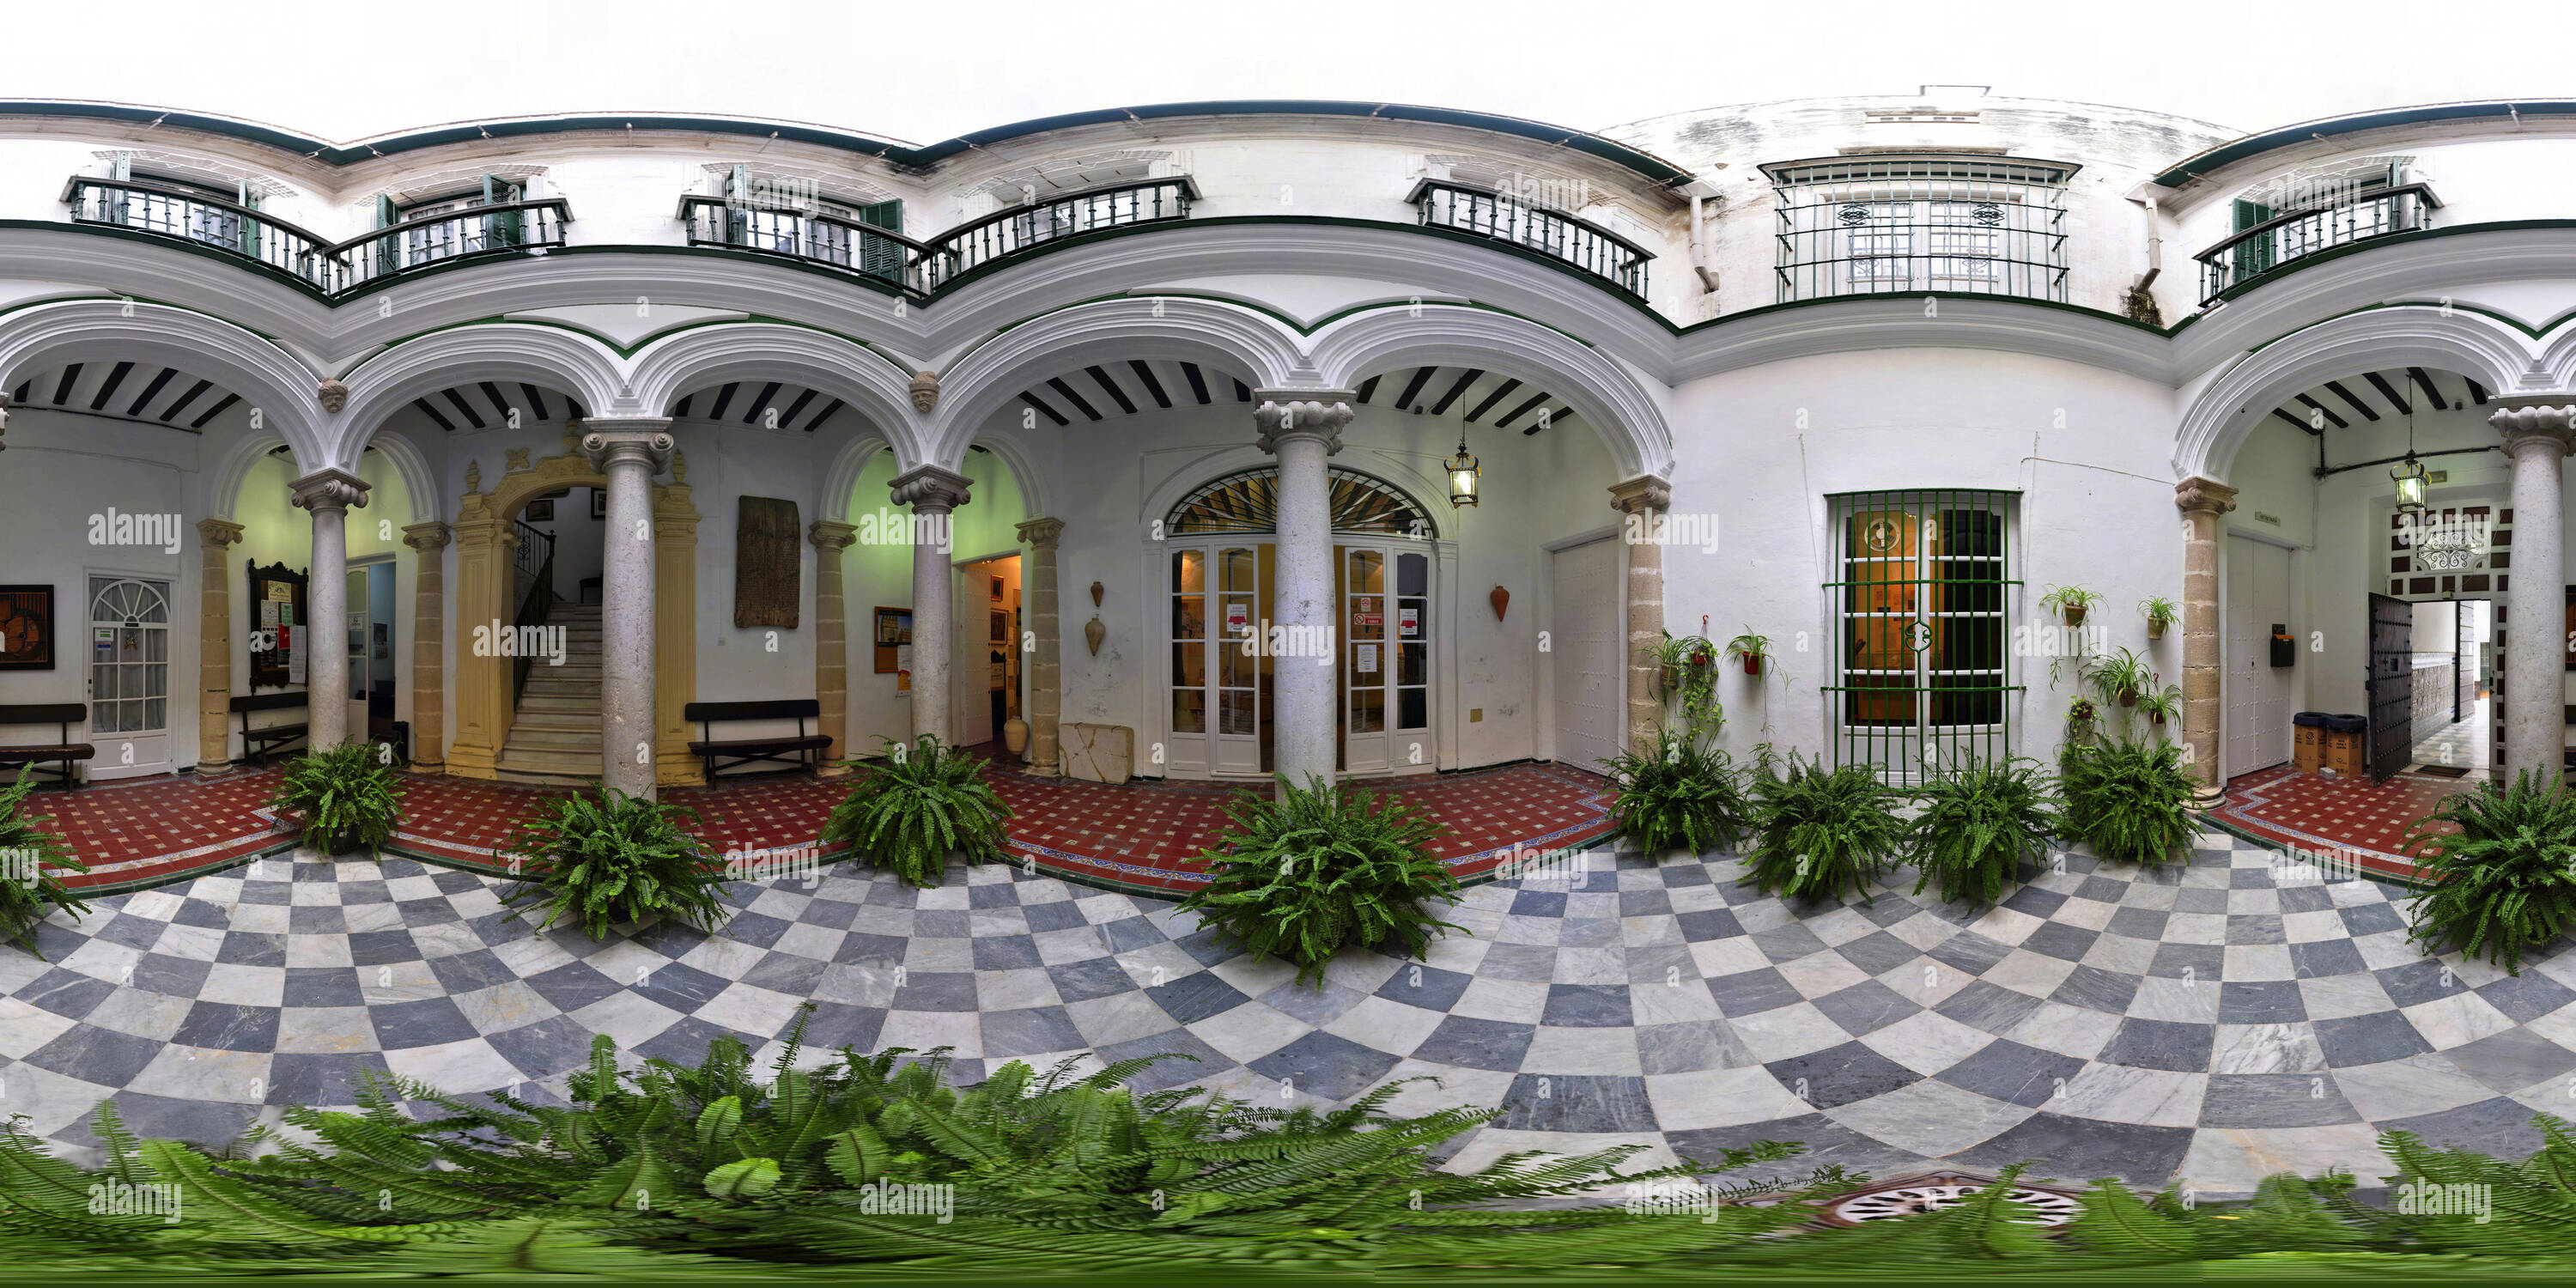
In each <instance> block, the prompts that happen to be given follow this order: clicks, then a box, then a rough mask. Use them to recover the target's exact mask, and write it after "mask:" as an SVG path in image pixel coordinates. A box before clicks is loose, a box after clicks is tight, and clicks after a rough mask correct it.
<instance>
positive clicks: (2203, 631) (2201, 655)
mask: <svg viewBox="0 0 2576 1288" xmlns="http://www.w3.org/2000/svg"><path fill="white" fill-rule="evenodd" d="M2174 504H2175V505H2176V506H2178V507H2180V508H2181V510H2182V517H2183V543H2182V742H2183V755H2184V757H2185V758H2186V759H2187V760H2188V761H2189V762H2190V763H2189V765H2188V766H2187V767H2188V768H2189V770H2190V772H2191V776H2192V777H2193V778H2195V779H2198V780H2199V782H2200V786H2199V788H2198V790H2197V791H2196V792H2195V796H2196V797H2197V799H2198V801H2199V803H2200V805H2201V807H2202V808H2204V809H2205V808H2207V807H2209V806H2211V805H2215V804H2217V803H2218V798H2219V794H2220V793H2221V792H2222V791H2223V790H2224V784H2223V783H2222V782H2221V781H2220V779H2219V776H2218V723H2219V715H2220V711H2221V707H2220V704H2219V671H2220V668H2221V667H2222V666H2224V665H2225V663H2224V662H2223V661H2222V659H2221V658H2220V656H2219V647H2218V516H2220V515H2222V514H2225V513H2227V512H2228V511H2230V510H2233V509H2235V508H2236V489H2234V488H2232V487H2229V486H2227V485H2226V484H2224V483H2221V482H2219V481H2218V480H2216V479H2206V478H2199V477H2193V478H2187V479H2184V480H2183V481H2182V482H2180V483H2176V484H2174Z"/></svg>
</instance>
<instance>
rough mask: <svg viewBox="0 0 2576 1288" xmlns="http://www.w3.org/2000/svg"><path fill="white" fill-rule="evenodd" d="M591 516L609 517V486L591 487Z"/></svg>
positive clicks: (597, 517)
mask: <svg viewBox="0 0 2576 1288" xmlns="http://www.w3.org/2000/svg"><path fill="white" fill-rule="evenodd" d="M590 517H592V518H594V519H605V518H607V517H608V489H607V488H604V487H595V488H592V489H590Z"/></svg>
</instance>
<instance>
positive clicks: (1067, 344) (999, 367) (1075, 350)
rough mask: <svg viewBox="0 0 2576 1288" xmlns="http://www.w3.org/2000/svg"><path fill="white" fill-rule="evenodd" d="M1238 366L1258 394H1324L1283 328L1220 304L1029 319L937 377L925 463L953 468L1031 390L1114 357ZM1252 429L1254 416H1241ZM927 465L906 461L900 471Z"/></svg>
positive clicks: (1123, 303) (1105, 308) (1102, 303)
mask: <svg viewBox="0 0 2576 1288" xmlns="http://www.w3.org/2000/svg"><path fill="white" fill-rule="evenodd" d="M1129 358H1162V359H1168V360H1170V361H1175V362H1203V363H1204V362H1213V363H1216V364H1219V365H1223V366H1230V367H1235V368H1240V369H1242V370H1243V371H1245V372H1246V373H1248V374H1249V375H1250V376H1251V377H1252V382H1253V384H1254V385H1256V386H1258V387H1297V388H1320V387H1321V385H1320V384H1319V381H1320V379H1321V377H1319V376H1318V375H1317V374H1316V373H1315V368H1314V364H1313V363H1311V362H1309V361H1308V360H1307V359H1306V356H1305V353H1304V351H1303V350H1302V349H1301V348H1300V347H1299V345H1298V343H1297V339H1296V335H1295V333H1294V332H1293V331H1291V330H1290V329H1289V328H1288V326H1287V325H1286V324H1285V323H1282V322H1280V321H1279V320H1278V319H1276V318H1273V317H1271V316H1269V315H1268V314H1265V313H1262V312H1260V311H1259V310H1256V309H1250V308H1246V307H1244V306H1242V305H1240V304H1233V303H1229V302H1226V301H1223V300H1205V299H1189V298H1169V297H1166V298H1157V299H1116V300H1099V301H1095V302H1093V303H1090V304H1078V305H1075V306H1073V307H1072V308H1067V309H1059V310H1057V311H1056V312H1053V313H1048V314H1044V315H1042V316H1039V317H1036V318H1032V319H1030V320H1029V321H1027V322H1025V323H1022V324H1021V325H1019V326H1015V327H1012V328H1011V329H1009V330H1007V331H1004V332H1002V333H1001V334H999V335H997V336H994V337H993V338H992V339H990V340H987V341H985V342H984V343H983V344H981V345H979V346H977V347H976V348H974V349H971V350H968V351H967V352H966V353H965V354H964V355H962V356H961V357H959V358H958V359H957V360H956V361H955V362H953V363H951V364H949V367H948V370H947V371H946V372H945V373H943V374H942V375H941V376H940V391H939V409H938V415H937V417H936V419H935V421H934V423H933V427H932V429H931V436H930V438H929V439H928V440H927V441H926V443H925V444H924V456H925V458H926V460H927V463H931V464H937V465H940V466H942V467H945V468H948V469H955V468H957V465H958V463H959V462H960V461H962V460H964V459H965V454H966V447H967V445H968V444H969V443H972V442H974V441H975V440H976V438H977V437H978V435H979V433H980V432H981V431H982V430H983V428H984V423H985V422H986V421H987V420H990V419H991V418H992V417H993V414H994V413H995V412H998V411H1000V410H1001V409H1002V408H1003V407H1004V406H1005V405H1007V404H1008V403H1009V402H1010V400H1011V399H1013V398H1016V397H1018V396H1019V395H1020V391H1021V390H1023V389H1026V388H1028V387H1029V385H1030V384H1032V383H1034V382H1037V381H1040V380H1044V379H1045V378H1046V377H1048V376H1057V375H1062V374H1064V373H1065V372H1066V371H1069V370H1079V369H1081V368H1082V367H1084V366H1087V365H1090V364H1092V363H1096V362H1103V361H1108V360H1110V359H1119V360H1124V359H1129ZM1245 422H1246V424H1247V425H1248V424H1249V423H1250V418H1249V417H1246V418H1245ZM923 463H925V462H924V461H922V460H906V461H905V467H906V468H910V467H911V466H913V465H918V464H923Z"/></svg>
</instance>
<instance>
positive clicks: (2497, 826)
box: [2402, 770, 2576, 975]
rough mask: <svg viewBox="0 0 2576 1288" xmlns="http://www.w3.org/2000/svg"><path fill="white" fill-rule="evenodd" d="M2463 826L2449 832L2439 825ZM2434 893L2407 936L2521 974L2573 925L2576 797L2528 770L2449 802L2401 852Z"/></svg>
mask: <svg viewBox="0 0 2576 1288" xmlns="http://www.w3.org/2000/svg"><path fill="white" fill-rule="evenodd" d="M2445 824H2447V825H2449V827H2453V828H2457V829H2458V830H2457V831H2449V830H2445V829H2444V827H2443V825H2445ZM2402 848H2403V850H2404V852H2405V853H2406V854H2408V855H2409V856H2411V857H2412V858H2413V859H2414V861H2415V865H2416V867H2417V868H2418V869H2420V870H2421V871H2422V872H2423V873H2424V875H2425V876H2427V877H2429V878H2430V879H2431V880H2432V881H2433V883H2434V884H2433V888H2432V890H2431V891H2430V892H2428V893H2427V894H2425V895H2424V896H2423V897H2422V898H2420V899H2417V900H2416V901H2415V907H2414V917H2415V919H2414V925H2413V927H2412V928H2411V930H2410V931H2409V932H2408V938H2409V939H2411V940H2413V941H2414V942H2416V943H2419V944H2422V945H2423V946H2424V949H2425V951H2426V952H2427V953H2447V952H2459V953H2465V954H2467V955H2468V956H2471V957H2479V958H2484V959H2485V960H2488V961H2491V962H2494V963H2496V964H2497V965H2500V966H2502V967H2504V968H2505V969H2506V970H2507V971H2510V972H2512V973H2513V974H2516V975H2519V974H2521V973H2522V965H2521V963H2522V959H2523V957H2524V955H2526V954H2528V953H2530V952H2532V951H2534V950H2536V949H2540V948H2543V947H2546V946H2547V945H2549V944H2550V943H2552V942H2554V941H2556V940H2557V938H2558V937H2559V936H2560V935H2562V934H2565V933H2566V932H2567V930H2568V928H2569V927H2570V926H2576V791H2570V790H2568V789H2567V788H2566V787H2565V786H2563V785H2561V784H2558V783H2555V782H2551V781H2549V776H2546V775H2538V774H2534V773H2532V772H2531V771H2529V770H2525V771H2523V772H2522V773H2521V774H2520V775H2519V776H2517V777H2516V778H2515V779H2514V783H2513V786H2511V787H2498V786H2497V785H2496V784H2494V783H2491V782H2489V783H2481V784H2479V785H2478V789H2477V790H2476V791H2472V792H2463V793H2461V794H2459V795H2456V796H2452V797H2448V798H2446V799H2444V800H2443V802H2442V803H2441V805H2440V806H2439V807H2438V808H2436V809H2435V810H2434V811H2433V812H2432V813H2431V814H2428V815H2426V816H2425V817H2423V818H2421V819H2418V820H2417V821H2416V823H2415V825H2414V826H2413V827H2412V828H2410V829H2409V830H2408V831H2407V834H2406V838H2405V840H2404V842H2403V846H2402Z"/></svg>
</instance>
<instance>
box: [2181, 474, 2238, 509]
mask: <svg viewBox="0 0 2576 1288" xmlns="http://www.w3.org/2000/svg"><path fill="white" fill-rule="evenodd" d="M2174 505H2175V507H2176V508H2178V509H2180V510H2181V511H2182V512H2183V513H2185V514H2207V515H2211V516H2213V517H2215V516H2217V515H2221V514H2225V513H2227V512H2228V511H2230V510H2233V509H2235V508H2236V489H2234V488H2232V487H2229V486H2227V485H2226V484H2224V483H2221V482H2219V481H2218V480H2216V479H2208V478H2201V477H2200V476H2198V475H2194V476H2192V477H2190V478H2187V479H2184V480H2183V481H2182V482H2180V483H2176V484H2174Z"/></svg>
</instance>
